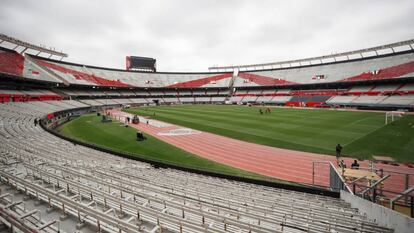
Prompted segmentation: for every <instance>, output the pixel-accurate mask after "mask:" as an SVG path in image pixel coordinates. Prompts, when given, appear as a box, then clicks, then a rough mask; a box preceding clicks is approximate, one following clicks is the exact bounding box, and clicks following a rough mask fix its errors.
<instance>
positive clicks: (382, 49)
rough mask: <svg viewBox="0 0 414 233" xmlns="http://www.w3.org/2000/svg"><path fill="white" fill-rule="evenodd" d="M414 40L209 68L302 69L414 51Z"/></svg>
mask: <svg viewBox="0 0 414 233" xmlns="http://www.w3.org/2000/svg"><path fill="white" fill-rule="evenodd" d="M413 44H414V39H411V40H405V41H400V42H396V43H391V44H386V45H380V46H376V47H371V48H366V49H359V50H354V51H349V52H343V53H335V54H331V55H324V56H318V57H311V58H303V59H297V60H290V61H280V62H271V63H261V64H250V65H236V66H213V67H209V68H208V69H209V71H215V72H218V71H220V72H222V71H233V70H235V69H238V70H239V71H251V70H265V69H276V68H285V67H300V66H303V65H314V64H324V63H330V62H336V61H344V60H353V59H358V58H364V57H372V56H378V55H380V54H392V53H396V52H401V51H408V50H414V49H413Z"/></svg>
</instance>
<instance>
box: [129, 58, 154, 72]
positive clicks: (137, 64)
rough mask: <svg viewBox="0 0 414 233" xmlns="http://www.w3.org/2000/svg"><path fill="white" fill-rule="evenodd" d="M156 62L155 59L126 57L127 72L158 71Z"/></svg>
mask: <svg viewBox="0 0 414 233" xmlns="http://www.w3.org/2000/svg"><path fill="white" fill-rule="evenodd" d="M156 62H157V60H155V59H154V58H150V57H137V56H127V57H126V69H127V70H134V69H136V70H147V71H153V72H155V71H156Z"/></svg>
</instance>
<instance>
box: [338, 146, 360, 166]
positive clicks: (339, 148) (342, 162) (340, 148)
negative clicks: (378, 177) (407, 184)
mask: <svg viewBox="0 0 414 233" xmlns="http://www.w3.org/2000/svg"><path fill="white" fill-rule="evenodd" d="M335 150H336V161H337V162H338V166H339V167H340V168H346V164H345V162H344V160H343V159H342V160H341V162H339V157H341V152H342V146H341V144H339V143H338V145H336V148H335ZM351 169H359V163H358V161H357V160H356V159H355V160H354V162H353V163H352V164H351Z"/></svg>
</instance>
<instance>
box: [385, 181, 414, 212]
mask: <svg viewBox="0 0 414 233" xmlns="http://www.w3.org/2000/svg"><path fill="white" fill-rule="evenodd" d="M413 191H414V186H411V187H410V188H408V189H406V190H404V191H403V192H402V193H400V194H399V195H397V196H396V197H394V198H393V199H391V200H390V208H391V209H394V203H395V202H397V201H398V200H400V199H401V198H402V197H404V196H406V195H408V194H409V193H411V192H413Z"/></svg>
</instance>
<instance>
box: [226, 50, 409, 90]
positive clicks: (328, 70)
mask: <svg viewBox="0 0 414 233" xmlns="http://www.w3.org/2000/svg"><path fill="white" fill-rule="evenodd" d="M315 76H318V77H323V78H315ZM413 76H414V52H411V53H406V54H399V55H393V56H385V57H377V58H374V59H365V60H359V61H350V62H341V63H333V64H326V65H314V66H308V67H299V68H283V69H275V70H267V71H249V72H241V73H239V77H238V78H237V79H236V81H235V83H234V86H235V87H241V86H261V85H286V84H294V83H299V84H308V83H324V82H338V81H358V80H371V79H387V78H402V77H413ZM255 78H256V79H255Z"/></svg>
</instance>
